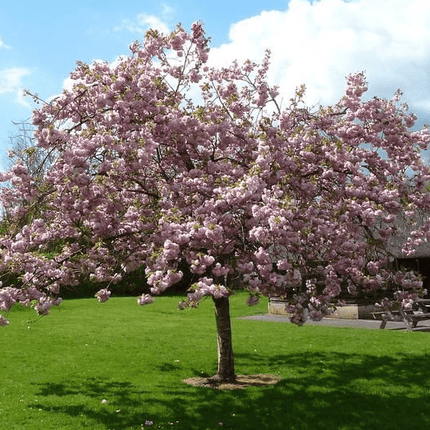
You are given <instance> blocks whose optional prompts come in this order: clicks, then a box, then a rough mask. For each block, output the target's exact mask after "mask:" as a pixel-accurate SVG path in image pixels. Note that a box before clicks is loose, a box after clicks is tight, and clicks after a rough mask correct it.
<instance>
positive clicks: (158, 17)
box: [0, 0, 430, 165]
mask: <svg viewBox="0 0 430 430" xmlns="http://www.w3.org/2000/svg"><path fill="white" fill-rule="evenodd" d="M196 20H201V21H203V22H204V24H205V29H206V31H207V34H208V35H209V36H211V38H212V62H213V64H221V63H228V62H229V61H232V60H233V59H235V58H238V59H239V60H245V59H246V58H251V59H254V60H258V59H261V57H262V55H263V52H264V50H265V49H271V50H272V53H273V62H272V63H273V65H272V69H271V75H270V76H271V80H272V81H273V82H274V83H277V84H279V85H281V90H282V91H283V94H285V97H290V96H291V95H292V93H293V91H294V88H295V87H297V86H298V85H300V84H302V83H305V84H306V85H307V87H308V102H309V103H311V104H314V103H323V104H326V103H335V102H336V101H337V100H338V99H339V97H340V96H341V94H342V90H343V88H344V77H345V76H346V75H347V74H348V73H352V72H358V71H365V72H366V75H367V77H368V80H369V83H370V86H369V88H370V91H369V95H370V96H373V95H378V96H383V97H388V98H391V96H392V94H393V93H394V92H395V90H396V89H397V88H401V89H402V90H403V92H404V99H405V101H407V102H408V104H409V106H410V108H411V111H413V112H415V113H417V114H418V117H419V122H420V124H423V123H430V24H429V23H430V2H429V1H428V0H348V1H346V0H314V1H311V0H264V2H263V1H261V0H243V1H242V0H240V1H234V0H231V1H225V0H218V1H216V2H215V1H213V2H203V1H201V0H181V1H178V0H165V1H160V2H158V1H157V0H155V1H135V0H124V1H118V0H116V1H112V0H104V1H103V2H100V0H97V1H95V0H94V1H93V0H75V1H74V2H71V3H69V2H59V1H51V0H39V1H34V0H14V1H3V2H2V5H1V8H0V162H1V160H2V159H3V158H4V157H5V156H6V155H5V154H6V152H7V149H8V147H9V137H11V136H13V135H15V134H17V132H18V131H17V129H16V127H15V126H13V124H12V121H18V122H19V121H22V120H25V119H27V118H29V117H30V116H31V111H32V109H33V108H34V105H33V104H32V102H31V100H29V99H24V98H23V97H22V96H21V94H22V91H23V89H24V88H28V89H30V90H31V91H32V92H35V93H37V94H39V95H40V96H41V97H42V98H44V99H48V98H49V97H52V96H54V95H56V94H59V93H60V92H61V90H62V88H63V86H64V85H65V83H66V82H67V78H68V75H69V74H70V72H71V71H72V70H73V68H74V67H75V64H76V61H77V60H81V61H85V62H91V61H93V60H96V59H101V60H106V61H109V62H113V61H115V59H116V58H117V57H118V56H119V55H124V54H127V53H128V46H129V45H130V43H131V42H133V41H134V40H136V39H142V37H143V35H144V33H145V31H146V30H147V29H148V28H149V27H151V26H152V27H154V26H156V27H158V28H159V29H161V30H166V31H167V30H172V29H173V28H174V27H175V25H176V24H177V23H178V22H181V23H182V24H183V26H184V27H185V28H189V27H190V25H191V23H192V22H193V21H196ZM0 165H1V164H0Z"/></svg>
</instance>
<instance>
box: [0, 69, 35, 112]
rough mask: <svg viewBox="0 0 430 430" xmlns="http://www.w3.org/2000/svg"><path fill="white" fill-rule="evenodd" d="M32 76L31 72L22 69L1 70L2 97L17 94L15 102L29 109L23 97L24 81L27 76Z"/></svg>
mask: <svg viewBox="0 0 430 430" xmlns="http://www.w3.org/2000/svg"><path fill="white" fill-rule="evenodd" d="M30 74H31V72H30V70H28V69H24V68H20V67H12V68H9V69H3V70H0V95H4V94H15V96H16V97H15V100H14V101H15V102H17V103H19V104H21V105H23V106H25V107H29V106H30V105H29V104H28V102H27V101H26V100H25V98H24V96H23V88H24V85H23V83H22V81H23V78H24V77H25V76H28V75H30Z"/></svg>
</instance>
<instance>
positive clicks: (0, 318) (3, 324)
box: [0, 315, 9, 327]
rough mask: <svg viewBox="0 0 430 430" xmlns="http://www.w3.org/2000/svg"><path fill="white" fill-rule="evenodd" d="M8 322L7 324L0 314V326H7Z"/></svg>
mask: <svg viewBox="0 0 430 430" xmlns="http://www.w3.org/2000/svg"><path fill="white" fill-rule="evenodd" d="M8 324H9V321H8V320H7V319H6V318H5V317H4V316H3V315H0V326H2V327H4V326H7V325H8Z"/></svg>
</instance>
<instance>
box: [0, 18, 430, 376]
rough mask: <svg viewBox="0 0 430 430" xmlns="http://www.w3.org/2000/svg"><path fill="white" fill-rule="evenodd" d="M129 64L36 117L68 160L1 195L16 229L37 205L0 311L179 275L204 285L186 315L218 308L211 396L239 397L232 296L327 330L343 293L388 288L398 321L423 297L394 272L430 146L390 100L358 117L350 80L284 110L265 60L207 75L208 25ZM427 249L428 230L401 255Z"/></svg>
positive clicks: (6, 247) (419, 203) (51, 145)
mask: <svg viewBox="0 0 430 430" xmlns="http://www.w3.org/2000/svg"><path fill="white" fill-rule="evenodd" d="M131 51H132V55H130V56H129V57H127V58H124V59H123V60H122V61H121V62H120V63H119V64H117V65H116V66H114V67H112V66H110V65H109V64H107V63H101V62H96V63H94V64H92V65H86V64H83V63H79V64H78V67H77V68H76V70H75V71H74V72H73V73H72V75H71V76H72V78H73V79H74V80H75V85H74V86H73V89H72V90H71V91H64V93H63V94H62V96H61V97H59V98H57V99H56V100H54V101H53V102H52V103H51V104H49V105H46V106H43V107H42V108H41V109H39V110H37V111H35V112H34V114H33V123H34V125H35V126H36V127H37V131H36V133H35V136H36V139H37V145H38V147H40V148H44V150H47V151H51V150H53V151H55V152H56V153H57V154H58V157H57V159H56V161H55V163H54V164H53V165H52V166H51V167H50V169H48V171H46V173H45V175H44V177H43V181H41V182H37V181H33V180H32V178H31V175H30V174H29V172H28V169H27V168H26V167H25V166H24V165H23V164H22V163H18V164H16V165H15V166H14V167H13V168H12V169H11V171H10V172H8V173H7V174H4V175H3V177H2V178H1V179H3V180H4V181H10V182H11V183H12V185H13V191H12V189H11V188H5V189H3V193H2V202H3V205H5V206H6V207H9V208H11V216H12V217H13V218H14V219H15V217H16V219H19V218H20V217H23V216H27V215H28V214H29V213H31V211H33V210H34V208H35V207H36V204H35V202H40V201H41V200H43V203H44V205H43V210H42V211H41V212H40V213H39V214H38V216H37V217H35V216H34V217H30V219H31V222H29V223H28V224H26V225H24V226H23V227H22V228H21V229H20V230H19V231H18V232H13V233H9V234H5V235H4V236H3V237H2V238H1V240H0V245H1V250H0V252H1V254H0V257H1V265H0V268H1V269H2V270H3V271H10V272H16V273H20V274H21V276H22V277H21V279H22V285H21V286H20V288H9V287H5V288H3V290H1V302H0V303H1V305H0V307H1V309H3V310H4V311H7V310H8V309H10V307H11V306H12V305H13V303H14V302H15V301H20V302H21V303H24V304H28V303H30V302H31V301H33V302H34V303H35V309H36V311H37V312H38V313H39V314H47V313H49V309H50V307H51V306H52V305H54V304H57V303H58V300H59V299H58V298H57V297H58V295H59V293H60V287H61V286H63V285H73V284H77V283H79V282H80V281H81V279H82V277H84V276H85V277H87V278H89V279H93V280H94V281H96V282H108V283H109V284H110V286H109V287H108V288H104V289H102V290H100V291H99V292H98V293H97V297H98V299H99V300H100V301H102V302H103V301H105V300H107V299H108V298H109V295H110V293H111V291H110V290H111V289H112V288H114V284H115V283H116V282H118V281H119V280H120V279H121V277H122V276H124V274H125V273H129V272H132V271H134V270H138V269H140V268H142V267H144V268H145V271H146V274H147V279H148V283H149V284H150V285H151V293H152V295H156V294H160V293H162V292H163V291H164V290H166V289H167V288H169V287H170V286H171V285H173V284H175V283H177V282H178V281H180V280H181V278H182V276H183V274H182V272H181V270H180V267H181V265H185V266H186V267H189V268H190V270H191V272H192V274H193V277H194V283H193V285H192V288H191V290H190V293H189V295H188V299H187V300H186V301H184V302H181V303H180V305H179V306H180V307H185V306H196V305H197V304H198V302H199V300H201V298H202V297H203V296H206V295H209V296H211V297H212V298H213V301H214V305H215V314H216V321H217V328H218V371H217V374H216V376H215V377H214V378H213V379H214V380H221V381H234V379H235V377H236V376H235V371H234V359H233V351H232V342H231V327H230V315H229V299H228V298H229V296H230V295H231V294H233V292H234V290H235V289H236V288H247V289H248V290H249V291H250V297H249V299H248V303H249V304H253V303H256V302H257V301H258V296H259V295H260V294H264V295H269V296H270V295H281V296H283V297H285V298H286V299H287V300H288V310H289V311H290V312H291V315H292V316H291V320H292V321H293V322H295V323H297V324H303V323H304V322H305V320H306V319H307V318H308V317H311V318H312V319H315V320H318V319H321V318H322V317H323V316H324V315H326V314H327V313H329V312H330V311H331V309H332V308H333V306H334V305H335V304H336V298H337V297H339V294H340V293H341V291H342V288H343V287H345V288H347V289H348V290H349V291H350V292H352V293H354V292H355V291H363V290H365V291H372V290H375V289H382V290H384V289H385V290H387V291H388V290H389V289H390V288H393V286H394V287H395V292H396V294H397V296H396V299H397V300H399V301H400V302H402V303H403V304H404V305H406V304H407V302H408V300H410V299H411V298H413V297H416V296H417V295H418V294H423V293H424V292H423V291H422V289H421V287H422V282H421V281H420V280H419V279H418V278H417V277H416V276H415V275H414V274H413V273H403V272H398V271H397V272H396V271H395V270H393V269H392V267H391V266H390V252H389V246H388V245H389V241H390V239H391V238H392V237H393V236H394V235H395V234H396V228H395V220H396V217H397V216H398V215H399V214H402V216H403V215H404V216H405V217H406V219H409V220H413V215H414V213H415V212H416V211H417V210H418V209H420V210H423V211H428V210H429V206H430V198H429V194H428V193H427V192H426V189H425V186H426V183H427V182H428V180H429V178H430V171H429V169H428V167H426V166H425V165H424V164H423V163H422V160H421V156H420V150H425V149H427V147H428V143H429V140H430V137H429V133H428V130H427V129H424V130H422V131H409V130H408V129H409V128H410V127H411V126H412V125H413V124H414V120H415V119H414V117H413V116H412V115H409V114H408V113H407V112H406V111H405V110H402V109H401V108H399V107H398V106H397V102H398V98H397V97H396V98H395V99H393V100H384V99H378V98H373V99H371V100H368V101H364V100H363V99H362V96H363V94H364V93H365V91H366V89H367V88H366V82H365V78H364V76H363V75H362V74H356V75H352V76H349V77H348V78H347V86H346V91H345V95H344V97H343V98H342V99H341V100H340V102H339V103H338V104H336V105H335V106H332V107H320V108H318V109H308V108H306V107H305V106H304V104H303V102H302V96H303V92H304V89H303V88H301V89H299V90H298V91H297V94H296V96H295V98H294V99H292V100H291V101H290V102H289V105H288V106H286V107H285V108H281V106H280V105H279V102H278V101H277V95H278V91H277V89H276V88H274V87H271V86H270V85H269V84H268V83H267V79H266V74H267V70H268V67H269V54H266V56H265V58H264V60H263V62H262V64H261V65H259V66H258V65H256V64H254V63H252V62H249V61H248V62H245V63H244V64H242V65H239V64H237V63H234V64H232V65H231V66H230V67H228V68H221V69H216V68H209V67H208V66H207V65H206V64H205V63H206V61H207V58H208V52H209V50H208V40H207V38H206V37H205V35H204V32H203V29H202V27H201V25H200V24H197V23H195V24H193V26H192V31H191V32H190V33H186V32H185V31H184V30H183V29H182V28H181V27H178V28H177V29H176V30H175V31H174V32H173V33H172V34H171V35H167V36H165V35H161V34H159V33H158V32H156V31H149V32H148V33H147V35H146V38H145V41H144V43H143V45H142V46H141V45H140V44H139V43H134V44H133V45H132V46H131ZM198 91H199V92H200V93H199V94H200V98H199V99H197V96H196V94H197V93H198ZM196 100H198V101H196ZM17 201H24V202H25V204H23V205H18V206H17V205H16V202H17ZM411 222H412V221H411ZM427 237H429V223H428V222H426V223H424V224H423V225H421V226H418V227H417V228H416V229H415V230H413V231H412V232H411V235H410V237H409V238H408V239H406V240H405V243H404V247H403V248H404V251H405V253H412V252H413V248H414V247H415V246H417V245H418V244H419V243H420V242H421V241H422V240H425V239H426V238H427ZM152 295H142V296H141V297H140V298H139V299H138V303H139V304H141V305H143V304H147V303H150V302H152V301H153V300H154V299H153V297H152ZM0 323H2V324H4V325H5V324H6V323H7V320H6V318H5V317H4V316H2V317H1V319H0Z"/></svg>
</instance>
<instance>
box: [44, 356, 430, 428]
mask: <svg viewBox="0 0 430 430" xmlns="http://www.w3.org/2000/svg"><path fill="white" fill-rule="evenodd" d="M236 359H237V362H238V363H239V364H240V363H241V362H242V363H245V362H246V363H247V365H248V366H250V367H251V368H257V369H261V371H264V372H265V373H269V372H271V373H278V374H281V375H282V376H283V377H284V379H283V380H282V381H281V382H279V383H278V384H277V385H274V386H270V387H263V388H261V387H248V388H247V389H245V390H240V391H219V390H213V389H210V388H202V387H190V386H188V385H185V384H182V383H181V382H180V381H181V379H182V377H181V376H180V372H178V382H177V383H176V382H175V383H173V384H170V385H169V383H167V382H164V384H165V385H164V386H163V385H162V384H163V383H161V384H160V387H159V391H158V393H161V392H162V393H163V395H162V396H161V395H160V394H159V395H158V396H157V392H144V391H142V390H141V389H140V388H138V387H137V386H135V385H133V384H131V383H129V382H124V383H122V382H112V381H111V382H109V381H100V380H97V379H92V380H88V381H86V382H85V383H81V384H80V385H79V386H76V383H78V382H79V381H69V382H65V383H62V384H43V385H40V387H39V388H40V391H39V393H38V396H39V407H44V408H46V409H48V410H52V411H53V412H58V413H62V414H68V415H70V416H72V417H75V416H82V415H84V416H85V417H86V418H87V419H90V420H92V421H93V422H94V423H97V424H99V425H100V424H104V425H105V427H106V428H107V429H108V428H109V429H110V428H115V429H129V428H130V429H140V428H141V424H142V423H143V422H144V420H145V419H150V420H152V421H153V422H154V426H153V428H175V429H184V430H193V429H195V430H197V429H199V430H206V429H216V428H223V429H236V430H256V429H258V430H276V429H291V430H304V429H312V430H326V429H330V430H335V429H348V430H371V429H378V430H385V429H387V430H388V429H390V430H393V429H403V428H408V429H423V428H430V408H429V407H428V405H429V403H430V389H429V387H430V355H408V354H402V355H399V356H397V357H395V358H393V357H384V356H371V355H356V354H342V353H318V352H315V353H312V352H311V353H309V352H308V353H306V354H284V355H277V356H271V357H264V356H250V355H247V354H236ZM165 371H167V372H169V371H170V372H172V373H175V372H176V371H175V369H173V368H171V369H168V368H165ZM190 376H193V375H190ZM160 380H161V378H160ZM169 380H171V378H169ZM53 396H54V397H53ZM55 396H56V397H55ZM67 396H75V397H76V398H75V403H73V404H62V402H61V401H58V400H61V397H67ZM103 396H105V397H106V398H107V399H112V400H110V401H112V408H110V409H109V408H108V407H107V408H105V409H100V408H99V409H97V410H94V408H92V407H91V404H86V402H85V399H89V398H94V397H96V398H98V399H101V398H102V397H103ZM44 399H45V401H44ZM49 399H50V401H48V400H49ZM44 403H45V405H44ZM42 405H44V406H42ZM108 405H109V404H108ZM114 405H115V406H114ZM148 405H149V406H148ZM116 408H118V409H119V410H121V413H117V412H116V410H115V409H116ZM169 423H171V424H169ZM219 423H222V426H221V425H220V424H219Z"/></svg>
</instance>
